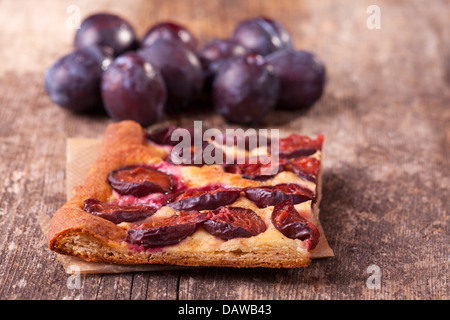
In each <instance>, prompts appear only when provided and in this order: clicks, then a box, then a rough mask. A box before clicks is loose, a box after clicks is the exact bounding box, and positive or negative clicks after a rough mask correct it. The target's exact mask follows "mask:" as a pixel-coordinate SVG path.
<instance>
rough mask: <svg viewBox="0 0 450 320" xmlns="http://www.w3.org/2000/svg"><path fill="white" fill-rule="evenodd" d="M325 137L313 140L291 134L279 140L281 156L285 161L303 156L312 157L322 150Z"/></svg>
mask: <svg viewBox="0 0 450 320" xmlns="http://www.w3.org/2000/svg"><path fill="white" fill-rule="evenodd" d="M323 139H324V136H323V135H319V136H318V137H317V138H316V139H311V138H309V137H306V136H300V135H298V134H294V133H293V134H291V135H290V136H288V137H286V138H281V139H280V140H279V156H280V158H283V159H292V158H297V157H301V156H310V155H312V154H314V153H315V152H316V151H317V150H321V149H322V144H323Z"/></svg>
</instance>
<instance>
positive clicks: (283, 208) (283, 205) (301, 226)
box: [271, 199, 320, 249]
mask: <svg viewBox="0 0 450 320" xmlns="http://www.w3.org/2000/svg"><path fill="white" fill-rule="evenodd" d="M271 220H272V224H273V225H274V226H275V228H276V229H277V230H278V231H280V232H281V233H282V234H283V235H285V236H286V237H288V238H291V239H299V240H302V241H308V245H309V249H314V248H315V247H316V245H317V243H318V242H319V236H320V233H319V230H318V229H317V228H316V226H315V225H314V224H313V223H312V222H309V221H307V220H306V219H305V218H303V217H302V216H301V215H300V214H299V213H298V211H297V210H296V209H295V207H294V204H293V202H292V199H287V200H285V201H283V202H280V203H279V204H277V205H276V206H275V207H274V208H273V211H272V217H271Z"/></svg>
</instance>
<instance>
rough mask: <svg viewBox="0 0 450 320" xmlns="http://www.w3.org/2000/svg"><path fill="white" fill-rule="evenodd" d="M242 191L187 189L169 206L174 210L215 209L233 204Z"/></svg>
mask: <svg viewBox="0 0 450 320" xmlns="http://www.w3.org/2000/svg"><path fill="white" fill-rule="evenodd" d="M240 193H241V191H240V190H215V191H202V190H187V191H185V192H184V193H182V194H181V195H179V196H178V197H177V198H176V199H175V202H172V203H169V204H168V206H169V207H171V208H172V209H174V210H214V209H217V208H218V207H221V206H225V205H228V204H232V203H233V202H235V201H236V199H237V198H239V195H240Z"/></svg>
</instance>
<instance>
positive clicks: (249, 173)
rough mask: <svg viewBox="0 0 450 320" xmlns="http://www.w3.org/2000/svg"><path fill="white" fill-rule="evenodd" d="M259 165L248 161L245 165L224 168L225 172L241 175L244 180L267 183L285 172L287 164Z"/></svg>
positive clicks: (235, 164)
mask: <svg viewBox="0 0 450 320" xmlns="http://www.w3.org/2000/svg"><path fill="white" fill-rule="evenodd" d="M256 162H257V163H250V161H249V160H248V159H247V161H246V163H243V164H238V163H234V164H227V165H225V167H224V170H225V172H229V173H235V174H239V175H240V176H241V177H242V178H244V179H251V180H257V181H265V180H268V179H270V178H273V177H274V176H275V175H277V174H278V173H279V172H281V171H283V169H284V167H285V162H284V161H281V162H279V163H277V165H273V166H272V167H271V163H270V162H269V163H267V164H263V163H261V162H259V161H256Z"/></svg>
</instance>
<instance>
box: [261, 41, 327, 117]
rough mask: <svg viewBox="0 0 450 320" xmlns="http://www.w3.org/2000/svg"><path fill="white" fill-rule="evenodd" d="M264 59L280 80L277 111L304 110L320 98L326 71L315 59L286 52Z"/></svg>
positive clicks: (305, 54)
mask: <svg viewBox="0 0 450 320" xmlns="http://www.w3.org/2000/svg"><path fill="white" fill-rule="evenodd" d="M266 58H267V60H268V61H269V62H270V63H271V64H272V65H273V68H274V70H275V73H276V74H277V76H278V78H279V79H280V96H279V99H278V102H277V108H280V109H289V110H299V109H303V108H307V107H310V106H311V105H313V104H314V103H315V102H316V101H317V100H319V98H320V97H321V96H322V94H323V91H324V87H325V83H326V70H325V66H324V64H323V62H322V61H321V60H320V59H319V58H318V57H317V56H316V55H314V54H313V53H311V52H308V51H302V50H293V49H290V50H280V51H277V52H274V53H272V54H270V55H269V56H267V57H266Z"/></svg>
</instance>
